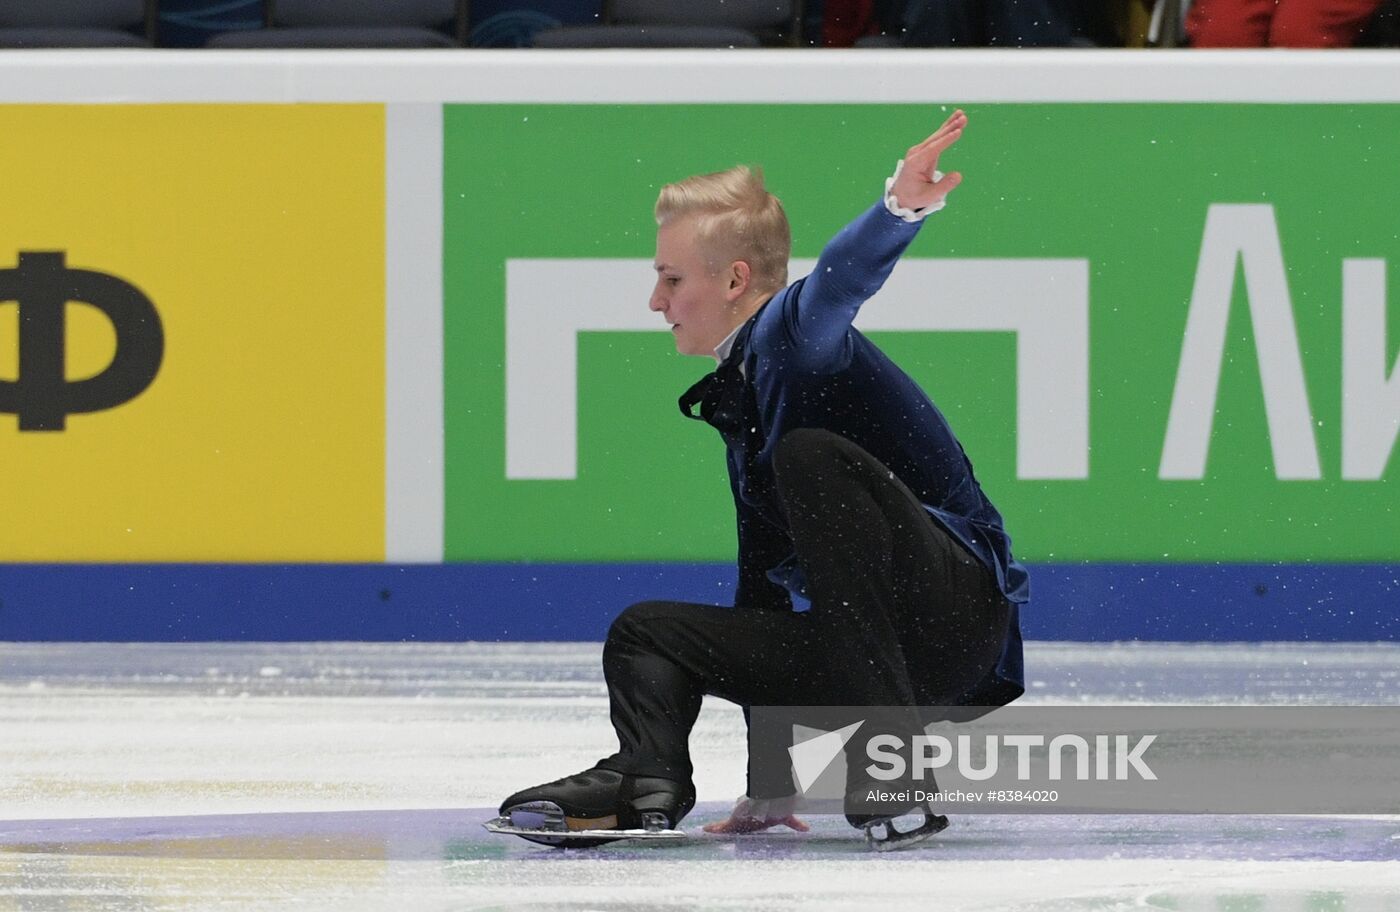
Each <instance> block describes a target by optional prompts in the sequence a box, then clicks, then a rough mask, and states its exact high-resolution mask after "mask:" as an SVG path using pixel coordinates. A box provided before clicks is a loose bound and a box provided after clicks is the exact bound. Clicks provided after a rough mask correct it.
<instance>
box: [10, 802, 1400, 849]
mask: <svg viewBox="0 0 1400 912" xmlns="http://www.w3.org/2000/svg"><path fill="white" fill-rule="evenodd" d="M728 808H729V806H728V805H727V804H723V803H719V802H706V803H703V804H701V805H699V806H698V807H697V808H696V811H695V812H694V813H693V814H692V815H691V817H690V818H689V820H688V821H687V827H686V829H687V833H688V836H689V837H690V838H689V839H687V840H686V841H685V842H684V843H683V844H681V845H674V844H673V845H671V846H661V845H644V844H638V843H626V842H619V843H615V844H612V845H609V846H606V847H604V848H600V849H590V850H584V851H589V852H597V853H600V856H601V857H607V856H612V857H615V856H617V854H618V853H620V852H621V853H625V854H627V855H629V856H632V855H636V854H638V853H642V852H651V851H664V852H667V853H668V854H667V857H669V858H676V857H678V856H677V855H675V854H674V853H676V852H680V853H683V854H684V855H687V856H694V857H716V858H718V857H733V856H735V855H736V854H737V855H741V856H744V857H753V858H765V857H766V858H788V857H799V856H800V857H804V858H805V857H824V856H846V855H850V854H854V853H864V852H867V851H868V849H867V848H866V847H865V844H864V841H863V839H862V838H861V836H860V834H859V833H858V832H857V831H856V830H854V829H852V828H851V827H850V826H848V825H847V824H846V822H845V821H844V820H842V819H840V818H836V817H811V818H807V819H808V822H809V823H810V824H811V826H812V832H811V833H808V834H801V833H793V832H789V831H787V830H784V829H781V828H779V829H777V830H774V831H770V832H767V833H757V834H751V835H747V836H712V835H709V834H706V833H703V832H701V831H700V825H701V824H702V823H705V822H708V821H711V820H718V819H722V818H723V816H724V815H725V813H726V812H727V811H728ZM496 813H497V812H496V811H495V810H493V809H490V808H468V809H461V810H452V809H441V810H383V811H332V812H315V813H289V814H224V815H208V816H203V815H201V816H188V817H114V818H86V819H70V820H23V821H7V822H6V821H0V850H11V851H13V850H17V849H21V848H22V849H23V851H26V852H30V853H53V854H77V855H107V854H111V855H132V854H139V855H143V856H151V857H165V856H167V855H169V856H171V857H189V856H190V855H191V854H192V853H191V849H192V848H194V849H197V848H198V845H197V844H198V843H199V842H202V841H207V842H209V846H208V849H209V853H208V854H209V856H210V857H217V856H219V855H220V854H224V853H227V854H230V855H235V856H240V857H299V858H301V857H304V858H316V857H320V856H319V855H318V854H317V852H318V849H322V848H323V849H324V851H325V853H326V854H327V857H336V858H345V857H355V856H356V854H357V853H359V856H360V857H373V858H386V859H395V860H411V859H431V858H442V859H448V860H450V859H452V858H457V857H467V856H473V855H476V854H477V853H478V852H480V851H481V850H483V849H491V850H492V854H498V852H499V851H504V852H506V853H507V854H509V855H515V854H524V853H534V854H538V853H545V854H548V853H557V852H558V851H559V850H556V849H549V848H546V847H543V846H538V845H534V844H531V843H528V842H525V841H524V840H520V839H516V838H513V837H507V836H503V835H492V834H490V833H487V832H486V831H485V830H484V829H483V828H482V824H483V823H484V822H485V821H487V820H489V819H490V818H492V817H495V816H496ZM1397 836H1400V822H1397V821H1394V820H1386V819H1373V818H1364V817H1360V818H1359V817H1286V816H1276V817H1269V816H1223V815H1179V816H1166V815H1101V816H1086V815H1065V816H1055V815H1025V816H1017V815H995V816H992V815H988V816H979V815H961V816H957V817H954V818H953V822H952V825H951V826H950V827H949V828H948V829H947V830H945V831H944V832H942V833H940V834H939V835H938V836H936V837H934V838H933V839H931V840H929V841H928V842H926V843H922V844H920V846H918V847H915V848H910V849H908V850H906V851H904V852H894V853H890V854H889V855H887V856H885V857H889V858H893V859H898V858H901V857H907V858H910V859H914V858H927V857H928V853H931V852H936V853H937V854H938V857H940V858H949V859H958V860H968V861H973V860H1035V859H1046V860H1049V859H1109V858H1111V859H1202V860H1211V861H1224V860H1241V861H1242V860H1250V861H1393V860H1396V859H1397V858H1400V839H1397V838H1396V837H1397ZM260 853H261V854H260ZM195 854H197V853H195ZM569 854H570V857H578V855H577V854H575V853H569Z"/></svg>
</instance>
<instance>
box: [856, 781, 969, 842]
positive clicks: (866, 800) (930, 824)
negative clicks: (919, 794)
mask: <svg viewBox="0 0 1400 912" xmlns="http://www.w3.org/2000/svg"><path fill="white" fill-rule="evenodd" d="M882 789H883V790H884V791H885V792H887V793H889V792H891V791H892V790H891V789H890V785H889V783H882V784H881V783H866V784H864V785H861V786H857V787H855V788H852V789H850V790H849V791H848V792H847V793H846V822H847V823H849V824H850V825H851V826H853V827H855V828H856V829H858V830H861V831H863V832H864V833H865V843H866V845H868V846H870V848H872V849H874V850H875V851H877V852H891V851H894V850H895V849H902V848H906V847H908V846H911V845H915V844H917V843H920V842H923V841H924V840H926V839H928V838H929V837H931V836H933V835H934V834H935V833H939V832H942V831H943V830H944V829H946V828H947V826H948V818H947V817H945V816H943V815H942V814H935V813H934V812H933V808H932V807H930V806H929V803H928V802H927V801H923V800H920V801H915V800H913V799H912V798H908V799H906V798H896V797H891V798H888V799H872V798H870V797H869V796H870V794H871V792H872V791H875V792H878V791H880V790H882ZM899 793H900V792H899V791H895V792H894V794H899ZM903 794H909V790H908V789H907V788H906V789H905V790H903ZM915 815H917V817H916V816H915ZM911 818H912V819H911ZM896 821H899V822H900V823H903V824H904V825H905V829H900V828H899V826H897V825H896Z"/></svg>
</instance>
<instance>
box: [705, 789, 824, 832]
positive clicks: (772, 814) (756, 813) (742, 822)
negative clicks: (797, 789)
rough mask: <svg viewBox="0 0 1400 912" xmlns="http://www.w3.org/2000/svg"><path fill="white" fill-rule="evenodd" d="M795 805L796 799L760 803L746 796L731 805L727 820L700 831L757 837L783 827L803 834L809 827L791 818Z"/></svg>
mask: <svg viewBox="0 0 1400 912" xmlns="http://www.w3.org/2000/svg"><path fill="white" fill-rule="evenodd" d="M796 805H797V800H796V796H793V797H789V798H771V799H763V798H750V797H749V796H747V795H745V796H743V797H742V798H740V799H739V800H738V801H737V802H736V803H735V804H734V810H732V811H730V812H729V819H728V820H721V821H720V822H718V823H707V824H705V825H704V826H703V827H701V829H702V830H704V831H705V832H706V833H757V832H760V831H762V830H766V829H769V828H771V827H775V826H785V827H787V828H788V829H790V830H796V831H797V832H799V833H805V832H807V831H808V830H810V829H811V827H809V826H807V824H805V823H803V822H802V821H801V820H798V819H797V817H796V816H794V815H793V813H792V812H793V811H794V810H795V809H796Z"/></svg>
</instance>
